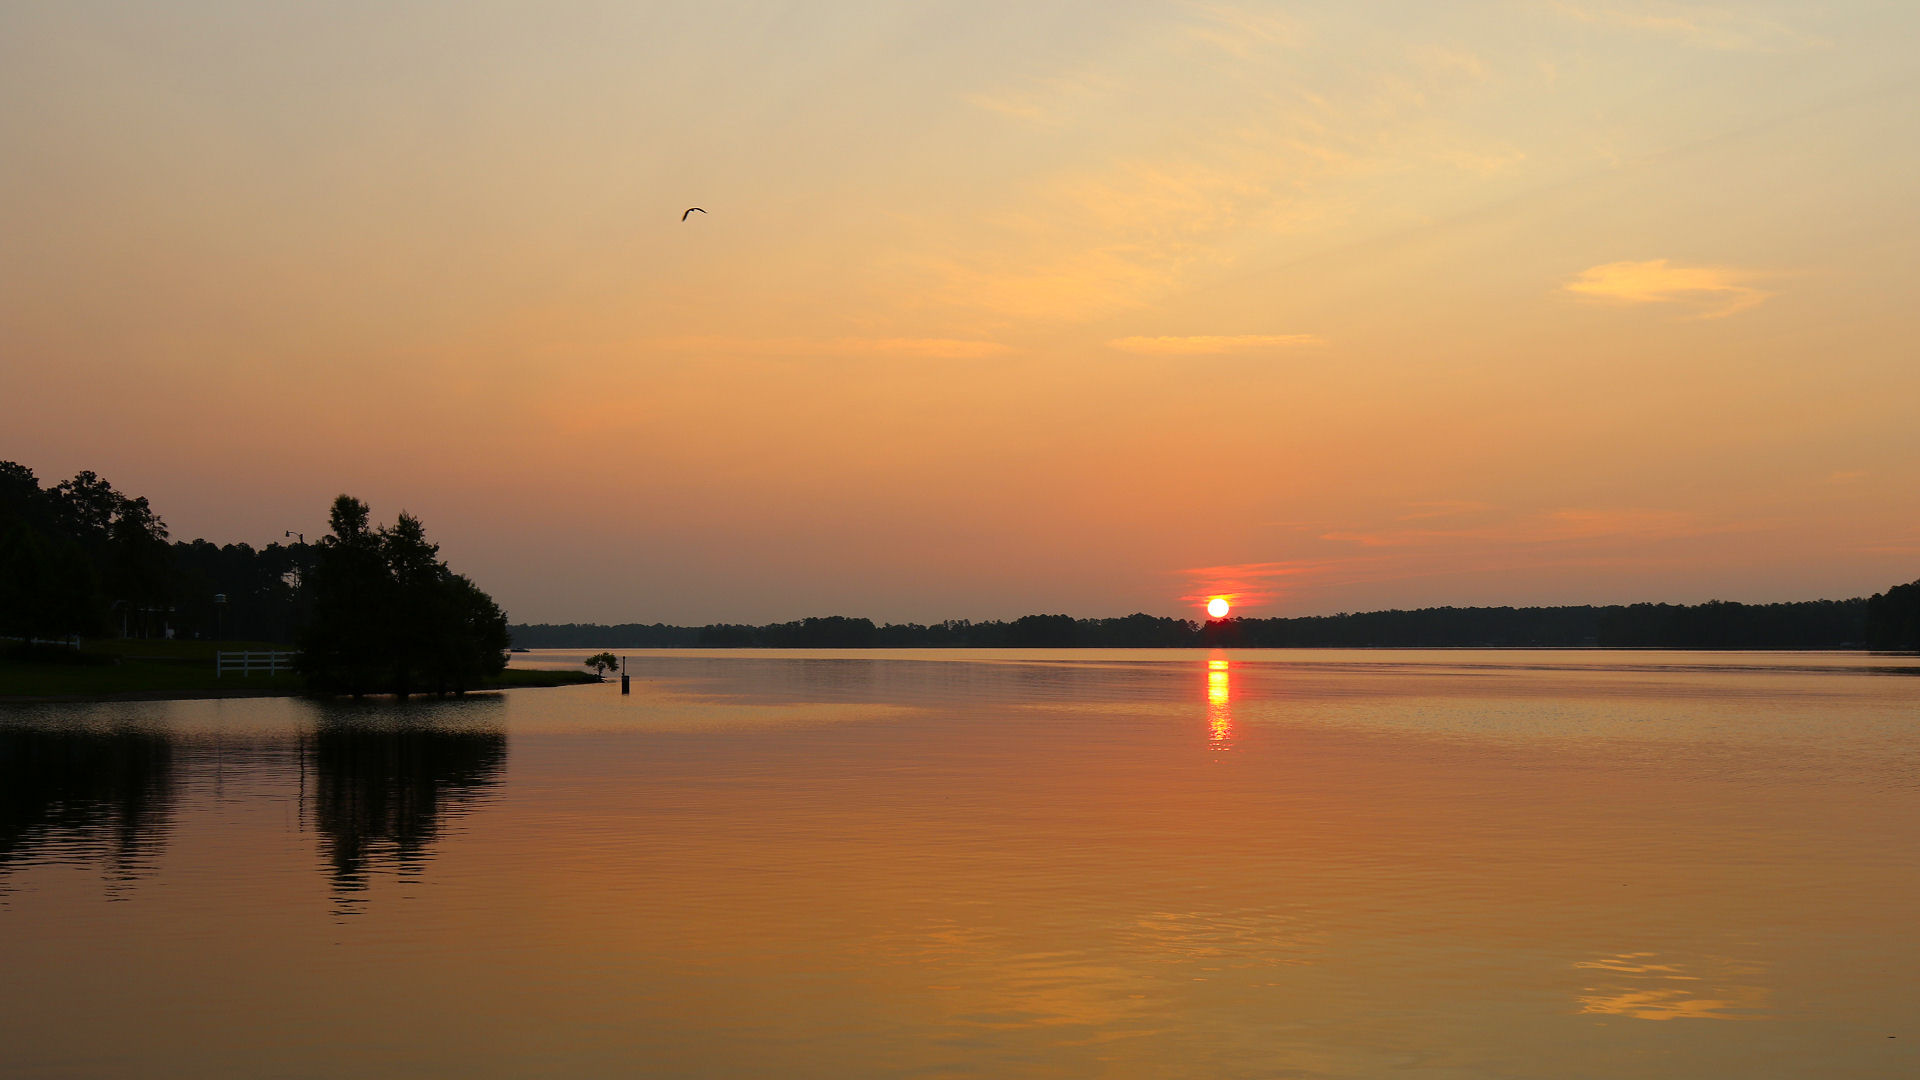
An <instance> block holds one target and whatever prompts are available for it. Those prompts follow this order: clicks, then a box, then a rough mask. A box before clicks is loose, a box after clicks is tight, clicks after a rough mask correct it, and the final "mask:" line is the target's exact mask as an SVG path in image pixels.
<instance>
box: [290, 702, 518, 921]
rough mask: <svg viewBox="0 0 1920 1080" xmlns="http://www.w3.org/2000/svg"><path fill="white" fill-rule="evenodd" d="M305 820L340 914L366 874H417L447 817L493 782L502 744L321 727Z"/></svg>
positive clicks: (403, 724)
mask: <svg viewBox="0 0 1920 1080" xmlns="http://www.w3.org/2000/svg"><path fill="white" fill-rule="evenodd" d="M310 745H311V754H312V758H311V760H312V766H313V770H314V773H315V775H316V779H315V781H314V789H313V802H312V803H311V804H310V811H311V813H312V820H313V824H314V825H315V827H317V828H318V830H319V832H320V836H321V850H322V854H323V856H324V857H325V859H326V861H327V864H328V867H329V874H330V876H331V877H332V880H333V887H334V896H335V900H336V902H337V903H338V904H339V905H340V910H341V911H343V912H348V911H352V910H354V909H355V906H356V905H357V904H358V902H359V900H358V898H357V897H356V895H355V894H358V893H363V892H365V891H366V889H367V886H368V884H369V881H370V879H371V876H372V874H373V873H375V872H378V871H381V870H392V871H393V872H394V873H395V874H396V875H397V876H399V877H401V878H403V879H405V878H410V877H412V876H413V875H416V874H417V873H418V872H419V870H420V868H421V866H422V865H423V864H424V863H425V862H426V860H427V858H428V856H429V855H430V854H431V848H432V845H433V843H434V841H435V840H436V839H437V838H438V837H439V834H440V830H441V828H442V827H443V825H444V823H445V819H446V818H448V817H451V816H454V815H458V814H461V813H464V812H466V811H467V810H468V809H470V808H471V807H472V806H473V805H474V803H476V802H477V801H479V800H480V799H482V798H484V797H485V796H486V795H487V794H488V793H489V791H490V790H491V789H492V788H493V787H494V786H495V785H496V784H498V783H499V781H500V773H501V769H502V767H503V766H504V765H505V763H506V760H507V737H506V735H504V734H502V733H500V732H498V731H486V730H473V729H470V728H469V729H448V728H445V727H439V726H434V725H431V724H425V723H412V722H407V721H394V722H385V723H382V722H371V723H370V722H365V721H344V722H343V721H339V720H334V721H329V722H326V723H323V724H322V725H321V726H320V727H319V728H318V729H317V730H316V731H315V732H314V734H313V736H312V742H311V744H310Z"/></svg>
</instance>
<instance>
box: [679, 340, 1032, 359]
mask: <svg viewBox="0 0 1920 1080" xmlns="http://www.w3.org/2000/svg"><path fill="white" fill-rule="evenodd" d="M646 345H647V346H649V347H651V348H655V349H660V350H663V351H670V352H695V353H718V354H728V355H734V356H823V357H831V356H902V357H916V358H920V359H928V360H978V359H983V358H985V357H989V356H997V355H999V354H1001V353H1004V352H1006V351H1007V347H1006V346H1005V345H1002V344H1001V343H999V342H997V341H977V340H969V339H964V338H861V337H839V338H742V337H715V336H695V337H675V338H658V339H655V340H653V341H650V342H647V343H646Z"/></svg>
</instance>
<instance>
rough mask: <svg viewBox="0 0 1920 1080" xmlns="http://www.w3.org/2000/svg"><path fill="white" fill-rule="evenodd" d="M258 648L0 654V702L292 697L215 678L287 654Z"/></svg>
mask: <svg viewBox="0 0 1920 1080" xmlns="http://www.w3.org/2000/svg"><path fill="white" fill-rule="evenodd" d="M286 648H287V646H285V645H266V644H262V643H260V642H257V641H165V640H158V639H113V640H99V641H89V642H87V643H86V644H85V645H83V646H82V647H81V650H80V653H79V655H78V656H75V657H73V658H72V659H62V660H52V659H42V658H38V657H35V658H22V657H18V656H14V655H11V654H10V653H9V652H7V651H0V700H5V699H9V698H13V699H34V698H54V699H61V698H66V699H79V700H84V699H114V698H142V697H145V698H190V697H226V696H242V695H258V694H272V695H284V694H298V693H300V692H301V691H302V689H303V684H302V681H301V678H300V676H299V675H296V674H294V673H292V672H282V673H280V674H276V675H267V674H263V673H258V672H256V673H254V674H252V675H244V676H243V675H239V674H236V673H234V672H228V673H227V674H225V675H221V676H215V674H214V671H213V654H214V653H215V652H238V651H241V650H251V651H254V652H262V651H267V650H283V651H284V650H285V649H286ZM598 681H599V679H597V678H596V677H595V676H594V675H593V673H592V672H587V671H534V670H525V669H510V670H507V671H503V672H501V673H500V674H499V675H497V676H495V677H494V678H492V679H489V680H487V682H486V684H485V686H484V687H483V689H490V690H491V689H513V688H519V687H531V686H568V685H573V684H576V683H590V682H598Z"/></svg>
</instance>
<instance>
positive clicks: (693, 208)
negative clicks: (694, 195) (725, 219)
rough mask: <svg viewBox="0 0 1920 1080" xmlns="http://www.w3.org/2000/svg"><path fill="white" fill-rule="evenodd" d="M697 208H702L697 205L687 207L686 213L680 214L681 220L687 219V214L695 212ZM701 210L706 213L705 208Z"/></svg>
mask: <svg viewBox="0 0 1920 1080" xmlns="http://www.w3.org/2000/svg"><path fill="white" fill-rule="evenodd" d="M695 210H700V208H699V207H697V206H689V207H687V209H686V213H683V214H681V215H680V220H681V221H685V220H687V214H691V213H693V212H694V211H695ZM700 212H701V213H703V214H704V213H706V211H705V210H700Z"/></svg>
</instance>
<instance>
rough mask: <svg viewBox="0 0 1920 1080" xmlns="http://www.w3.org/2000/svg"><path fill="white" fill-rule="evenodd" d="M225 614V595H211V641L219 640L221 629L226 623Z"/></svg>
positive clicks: (218, 593) (221, 593)
mask: <svg viewBox="0 0 1920 1080" xmlns="http://www.w3.org/2000/svg"><path fill="white" fill-rule="evenodd" d="M226 612H227V594H226V593H223V592H217V593H214V594H213V639H214V640H215V641H219V640H220V639H221V637H220V635H221V632H222V631H221V627H222V626H224V625H225V624H226V621H227V620H226Z"/></svg>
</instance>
